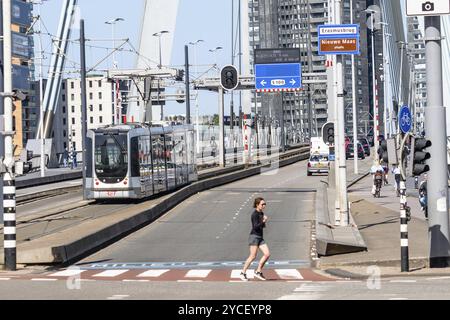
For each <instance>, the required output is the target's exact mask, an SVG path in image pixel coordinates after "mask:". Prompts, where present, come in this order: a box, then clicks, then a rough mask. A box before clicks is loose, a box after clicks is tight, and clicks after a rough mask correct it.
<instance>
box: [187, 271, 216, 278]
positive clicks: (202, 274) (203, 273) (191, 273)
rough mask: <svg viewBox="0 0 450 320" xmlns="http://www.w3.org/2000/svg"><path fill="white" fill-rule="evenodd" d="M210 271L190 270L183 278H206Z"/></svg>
mask: <svg viewBox="0 0 450 320" xmlns="http://www.w3.org/2000/svg"><path fill="white" fill-rule="evenodd" d="M211 271H212V270H190V271H189V272H188V273H186V275H185V276H184V277H185V278H206V277H207V276H208V275H209V274H210V272H211Z"/></svg>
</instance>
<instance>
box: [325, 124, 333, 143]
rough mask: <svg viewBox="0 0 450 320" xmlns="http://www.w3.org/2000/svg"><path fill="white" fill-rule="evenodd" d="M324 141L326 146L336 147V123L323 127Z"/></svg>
mask: <svg viewBox="0 0 450 320" xmlns="http://www.w3.org/2000/svg"><path fill="white" fill-rule="evenodd" d="M322 139H323V142H324V143H325V144H327V143H328V144H329V145H334V122H327V123H325V124H324V126H323V127H322Z"/></svg>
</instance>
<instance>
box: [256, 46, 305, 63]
mask: <svg viewBox="0 0 450 320" xmlns="http://www.w3.org/2000/svg"><path fill="white" fill-rule="evenodd" d="M298 62H300V50H299V49H298V48H282V49H279V48H277V49H255V64H273V63H298Z"/></svg>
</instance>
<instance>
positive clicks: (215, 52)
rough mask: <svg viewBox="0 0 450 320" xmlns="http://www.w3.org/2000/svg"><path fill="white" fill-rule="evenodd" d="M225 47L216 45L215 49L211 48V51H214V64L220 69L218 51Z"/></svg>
mask: <svg viewBox="0 0 450 320" xmlns="http://www.w3.org/2000/svg"><path fill="white" fill-rule="evenodd" d="M222 49H223V47H215V48H214V49H209V52H212V53H214V59H215V61H214V65H215V66H216V68H217V70H219V67H218V65H217V51H219V50H222Z"/></svg>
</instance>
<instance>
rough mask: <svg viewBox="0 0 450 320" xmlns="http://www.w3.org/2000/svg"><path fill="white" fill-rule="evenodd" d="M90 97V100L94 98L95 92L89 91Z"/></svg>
mask: <svg viewBox="0 0 450 320" xmlns="http://www.w3.org/2000/svg"><path fill="white" fill-rule="evenodd" d="M89 99H90V100H92V99H94V94H93V93H92V92H90V93H89Z"/></svg>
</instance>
